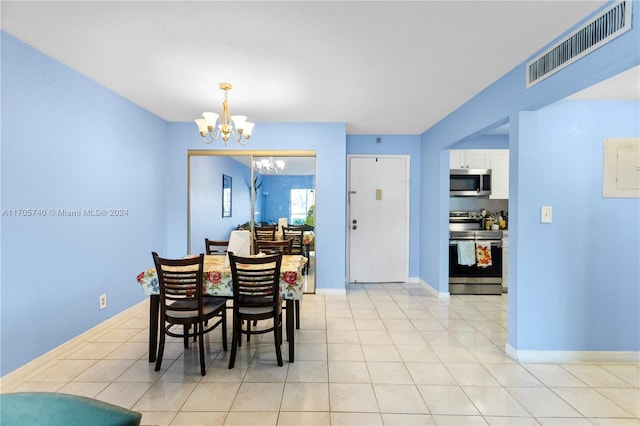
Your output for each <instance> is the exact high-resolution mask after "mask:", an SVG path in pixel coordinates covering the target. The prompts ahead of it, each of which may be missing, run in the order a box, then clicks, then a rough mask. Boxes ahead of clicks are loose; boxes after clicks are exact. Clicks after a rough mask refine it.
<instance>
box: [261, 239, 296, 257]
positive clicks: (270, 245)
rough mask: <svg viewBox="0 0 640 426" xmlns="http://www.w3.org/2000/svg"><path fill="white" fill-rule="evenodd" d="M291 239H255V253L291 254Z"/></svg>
mask: <svg viewBox="0 0 640 426" xmlns="http://www.w3.org/2000/svg"><path fill="white" fill-rule="evenodd" d="M292 245H293V241H292V240H277V241H262V240H256V253H265V254H274V253H280V254H291V247H292Z"/></svg>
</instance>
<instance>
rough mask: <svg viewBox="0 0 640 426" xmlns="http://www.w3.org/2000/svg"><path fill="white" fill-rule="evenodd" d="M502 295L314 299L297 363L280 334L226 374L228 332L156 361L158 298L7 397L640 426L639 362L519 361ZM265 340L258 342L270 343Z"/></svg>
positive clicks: (355, 291)
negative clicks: (509, 345)
mask: <svg viewBox="0 0 640 426" xmlns="http://www.w3.org/2000/svg"><path fill="white" fill-rule="evenodd" d="M506 303H507V297H506V296H452V297H451V299H449V300H441V299H438V298H437V297H435V296H433V295H431V294H429V293H428V292H427V291H425V290H424V289H423V288H422V287H420V286H419V285H417V284H384V285H374V284H372V285H356V286H351V287H350V288H349V290H348V292H347V294H346V295H343V296H317V295H305V297H304V300H303V302H302V308H301V329H300V330H298V331H297V332H296V343H295V344H296V361H295V363H292V364H290V363H288V362H286V359H287V355H286V354H287V353H288V352H287V343H286V342H285V343H284V344H283V348H282V349H283V356H284V358H285V365H284V366H283V367H278V366H277V364H276V362H275V351H274V348H273V340H272V337H271V335H269V334H267V335H264V336H258V337H257V338H256V337H255V336H254V337H252V341H251V342H250V343H249V344H247V343H244V344H243V345H242V347H241V350H240V351H239V355H238V360H237V361H236V367H235V368H234V369H232V370H229V369H228V368H227V361H228V353H225V352H223V351H222V350H221V344H220V333H219V331H214V332H213V333H212V334H211V335H210V336H209V337H208V343H207V353H206V356H207V364H208V371H207V375H206V376H204V377H201V376H200V373H199V366H198V365H199V364H198V355H197V345H196V344H192V345H191V346H190V348H189V349H187V350H184V349H183V347H182V344H181V342H179V341H176V340H174V341H173V342H171V343H169V344H168V345H167V348H166V351H165V356H164V361H163V365H162V369H161V371H159V372H155V371H154V365H153V364H150V363H149V362H148V361H147V357H148V354H147V341H148V338H147V333H148V331H147V330H148V329H147V327H148V313H147V309H148V305H147V302H143V303H141V304H140V305H138V306H137V307H136V309H134V310H133V312H132V313H131V314H130V318H128V319H126V320H125V321H122V324H121V325H120V326H118V327H116V328H110V329H105V330H104V332H103V333H102V334H99V335H98V337H96V338H94V339H91V340H89V341H86V342H83V343H82V344H81V345H80V346H79V347H77V348H74V349H73V350H70V351H69V352H68V353H67V354H65V356H64V357H61V358H60V359H59V360H57V361H56V362H53V363H51V364H50V365H49V366H47V368H43V369H41V370H39V371H36V372H34V373H33V374H32V375H30V376H28V377H26V378H25V380H23V381H22V382H20V383H16V384H15V385H14V386H13V387H12V388H11V389H7V388H3V389H2V391H3V392H10V391H56V392H65V393H72V394H79V395H84V396H89V397H94V398H97V399H100V400H104V401H107V402H110V403H114V404H117V405H120V406H124V407H127V408H131V409H133V410H136V411H140V412H142V414H143V417H142V424H145V425H417V424H426V425H454V424H455V425H487V424H490V425H638V424H640V421H639V419H638V417H639V416H640V394H639V391H638V384H639V382H640V365H639V364H638V363H626V364H625V363H597V364H596V363H580V364H519V363H516V362H514V361H513V360H512V359H510V358H509V357H507V356H506V355H505V354H504V350H503V348H504V345H505V340H506V327H507V315H506ZM260 337H262V338H260Z"/></svg>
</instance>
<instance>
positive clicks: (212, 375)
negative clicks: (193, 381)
mask: <svg viewBox="0 0 640 426" xmlns="http://www.w3.org/2000/svg"><path fill="white" fill-rule="evenodd" d="M248 369H249V364H248V363H247V362H246V361H238V360H236V362H235V364H234V366H233V368H231V369H230V368H229V360H228V359H226V358H224V359H221V358H218V359H216V360H214V361H213V363H212V364H211V365H210V366H209V368H207V375H206V376H204V377H202V378H201V379H200V382H205V383H206V382H221V383H227V382H228V383H240V382H242V380H244V377H245V375H246V374H247V370H248Z"/></svg>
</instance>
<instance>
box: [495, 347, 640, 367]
mask: <svg viewBox="0 0 640 426" xmlns="http://www.w3.org/2000/svg"><path fill="white" fill-rule="evenodd" d="M504 349H505V352H506V354H507V355H508V356H509V357H511V358H513V359H514V360H516V361H518V362H531V363H576V362H598V363H599V362H624V363H627V362H640V352H633V351H525V350H523V351H519V350H516V349H514V348H513V346H511V345H509V344H508V343H507V344H506V345H505V348H504Z"/></svg>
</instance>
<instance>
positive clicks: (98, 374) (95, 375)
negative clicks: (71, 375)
mask: <svg viewBox="0 0 640 426" xmlns="http://www.w3.org/2000/svg"><path fill="white" fill-rule="evenodd" d="M134 363H135V360H130V359H124V360H116V359H102V360H99V361H96V363H95V364H93V365H92V366H91V367H89V368H87V369H86V370H85V371H83V372H82V373H81V374H79V375H78V376H77V377H76V378H75V379H74V381H77V382H112V381H114V380H116V379H117V378H118V377H119V376H120V375H121V374H122V373H124V372H125V371H126V370H128V369H129V367H131V366H132V365H133V364H134Z"/></svg>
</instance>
